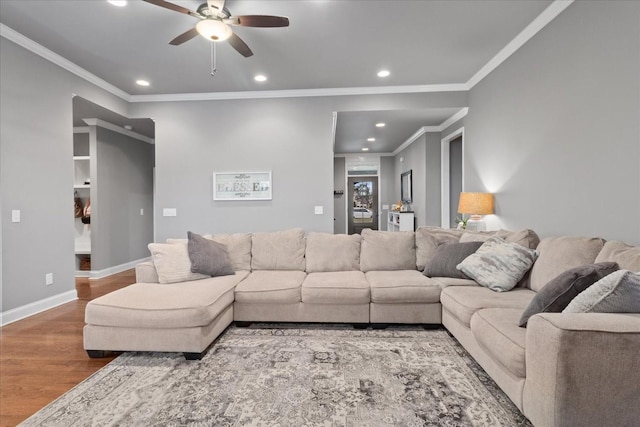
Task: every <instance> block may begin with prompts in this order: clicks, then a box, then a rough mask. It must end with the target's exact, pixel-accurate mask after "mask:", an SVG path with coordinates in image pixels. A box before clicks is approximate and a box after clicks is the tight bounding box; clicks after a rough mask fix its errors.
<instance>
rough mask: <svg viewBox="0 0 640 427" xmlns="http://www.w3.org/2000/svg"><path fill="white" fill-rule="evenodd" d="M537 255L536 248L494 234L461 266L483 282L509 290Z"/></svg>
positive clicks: (499, 290) (467, 273) (482, 283)
mask: <svg viewBox="0 0 640 427" xmlns="http://www.w3.org/2000/svg"><path fill="white" fill-rule="evenodd" d="M537 257H538V252H536V250H535V249H529V248H525V247H524V246H522V245H519V244H517V243H510V242H505V241H504V240H503V239H501V238H499V237H492V238H490V239H489V240H487V241H486V242H484V243H483V244H482V246H480V248H479V249H478V250H477V251H476V253H474V254H472V255H470V256H468V257H467V258H466V259H465V260H464V261H462V262H461V263H460V264H458V266H457V268H458V269H459V270H461V271H462V272H463V273H464V274H466V275H467V276H469V278H471V279H473V280H475V281H476V282H478V284H479V285H482V286H486V287H488V288H490V289H492V290H494V291H496V292H505V291H509V290H511V289H512V288H513V287H514V286H516V284H518V282H519V281H520V279H522V277H524V275H525V274H526V273H527V271H529V269H530V268H531V266H532V265H533V263H534V262H535V260H536V258H537Z"/></svg>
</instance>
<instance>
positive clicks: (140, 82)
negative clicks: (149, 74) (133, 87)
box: [136, 80, 150, 86]
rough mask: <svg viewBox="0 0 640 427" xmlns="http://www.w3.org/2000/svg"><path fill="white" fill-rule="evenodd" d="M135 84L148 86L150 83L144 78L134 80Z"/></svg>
mask: <svg viewBox="0 0 640 427" xmlns="http://www.w3.org/2000/svg"><path fill="white" fill-rule="evenodd" d="M136 84H137V85H138V86H149V84H150V83H149V82H148V81H146V80H136Z"/></svg>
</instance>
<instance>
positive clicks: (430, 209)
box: [424, 132, 442, 226]
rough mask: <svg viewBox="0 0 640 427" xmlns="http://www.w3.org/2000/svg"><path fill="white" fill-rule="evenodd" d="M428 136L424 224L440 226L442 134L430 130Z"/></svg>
mask: <svg viewBox="0 0 640 427" xmlns="http://www.w3.org/2000/svg"><path fill="white" fill-rule="evenodd" d="M425 136H426V137H427V140H426V146H425V158H426V161H425V165H426V170H425V174H424V179H425V181H424V186H425V192H426V193H425V203H426V205H425V222H424V225H430V226H439V225H440V223H441V221H440V216H441V215H442V212H441V209H440V205H441V200H440V197H441V195H440V193H441V191H442V185H441V184H440V181H441V179H442V177H441V175H440V173H441V172H440V163H441V160H440V158H441V156H442V155H441V148H440V146H441V142H440V134H439V133H433V132H429V133H426V134H425Z"/></svg>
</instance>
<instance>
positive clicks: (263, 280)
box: [235, 270, 306, 304]
mask: <svg viewBox="0 0 640 427" xmlns="http://www.w3.org/2000/svg"><path fill="white" fill-rule="evenodd" d="M305 277H306V273H305V272H304V271H270V270H258V271H253V272H252V273H251V274H250V275H249V277H247V278H246V279H244V280H243V281H242V282H240V283H239V284H238V286H236V290H235V295H236V301H237V302H243V303H276V304H291V303H297V302H300V300H301V296H300V289H301V286H302V282H303V281H304V278H305Z"/></svg>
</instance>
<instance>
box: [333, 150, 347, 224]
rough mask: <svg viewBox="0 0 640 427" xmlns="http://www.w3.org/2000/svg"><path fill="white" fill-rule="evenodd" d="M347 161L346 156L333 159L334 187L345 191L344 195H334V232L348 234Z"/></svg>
mask: <svg viewBox="0 0 640 427" xmlns="http://www.w3.org/2000/svg"><path fill="white" fill-rule="evenodd" d="M345 162H346V159H345V158H344V157H335V158H334V159H333V189H334V190H336V191H343V194H342V195H334V196H333V233H334V234H347V222H346V218H347V209H346V202H345V200H346V199H347V189H346V188H345V186H346V181H345V180H346V178H345V174H346V172H345Z"/></svg>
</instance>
